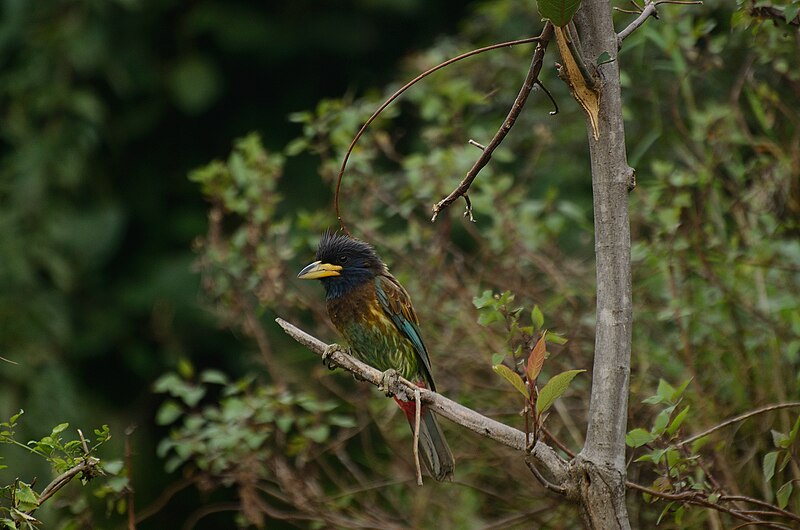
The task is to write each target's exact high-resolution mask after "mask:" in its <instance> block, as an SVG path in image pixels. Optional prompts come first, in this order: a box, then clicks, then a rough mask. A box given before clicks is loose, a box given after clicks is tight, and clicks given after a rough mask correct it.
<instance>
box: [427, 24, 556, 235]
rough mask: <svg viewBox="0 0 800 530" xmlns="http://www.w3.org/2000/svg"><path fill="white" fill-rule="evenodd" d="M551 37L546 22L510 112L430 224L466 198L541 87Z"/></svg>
mask: <svg viewBox="0 0 800 530" xmlns="http://www.w3.org/2000/svg"><path fill="white" fill-rule="evenodd" d="M552 35H553V24H552V23H550V22H549V21H548V22H547V23H545V25H544V28H543V29H542V34H541V35H539V42H538V43H537V44H536V50H534V52H533V57H532V58H531V67H530V69H529V70H528V75H527V76H526V77H525V82H524V83H523V84H522V88H520V90H519V94H517V98H516V99H515V100H514V104H513V105H512V106H511V110H509V111H508V115H507V116H506V119H505V121H504V122H503V125H501V126H500V129H498V131H497V133H495V135H494V137H493V138H492V140H491V141H490V142H489V144H488V145H486V148H485V149H483V152H482V153H481V156H480V157H479V158H478V160H476V161H475V164H473V165H472V168H471V169H470V170H469V171H468V172H467V175H466V176H465V177H464V179H463V180H462V181H461V183H460V184H459V185H458V187H457V188H456V189H454V190H453V191H452V192H451V193H450V195H448V196H447V197H445V198H444V199H442V200H441V201H439V202H437V203H436V204H434V205H433V208H432V210H433V216H432V217H431V222H433V221H435V220H436V217H437V216H438V215H439V213H440V212H441V211H442V210H444V209H445V208H447V207H448V206H450V205H451V204H453V203H454V202H455V201H456V200H457V199H458V198H459V197H466V196H467V192H468V191H469V187H470V186H471V185H472V181H474V180H475V177H477V176H478V173H480V171H481V169H483V168H484V167H485V166H486V164H488V163H489V160H490V159H491V158H492V153H493V152H494V150H495V149H497V147H498V146H499V145H500V143H501V142H502V141H503V140H504V139H505V137H506V135H507V134H508V131H510V130H511V127H513V126H514V123H515V122H516V121H517V117H518V116H519V114H520V112H522V107H524V106H525V102H526V101H527V100H528V96H529V95H530V93H531V90H533V86H534V85H537V84H539V85H541V83H540V82H539V72H541V71H542V64H543V62H544V52H545V51H546V50H547V44H548V43H549V42H550V38H551V37H552ZM548 95H549V94H548Z"/></svg>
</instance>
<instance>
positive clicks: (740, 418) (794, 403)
mask: <svg viewBox="0 0 800 530" xmlns="http://www.w3.org/2000/svg"><path fill="white" fill-rule="evenodd" d="M791 407H800V401H792V402H789V403H776V404H774V405H767V406H766V407H761V408H760V409H755V410H751V411H750V412H746V413H744V414H740V415H739V416H735V417H733V418H730V419H728V420H725V421H723V422H722V423H719V424H717V425H715V426H713V427H711V428H710V429H706V430H705V431H703V432H701V433H700V434H695V435H694V436H690V437H689V438H687V439H685V440H682V441H680V442H678V443H677V444H676V445H678V446H681V445H686V444H690V443H692V442H694V441H697V440H699V439H700V438H703V437H704V436H708V435H709V434H711V433H712V432H716V431H718V430H720V429H724V428H725V427H727V426H729V425H733V424H734V423H739V422H740V421H744V420H746V419H748V418H752V417H753V416H758V415H759V414H764V413H765V412H770V411H773V410H779V409H786V408H791Z"/></svg>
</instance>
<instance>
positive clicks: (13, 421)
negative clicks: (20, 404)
mask: <svg viewBox="0 0 800 530" xmlns="http://www.w3.org/2000/svg"><path fill="white" fill-rule="evenodd" d="M23 414H25V411H24V410H22V409H19V412H17V413H16V414H14V415H13V416H11V419H10V420H8V423H10V424H11V425H10V426H11V427H13V426H14V425H15V424H16V423H17V420H18V419H19V417H20V416H22V415H23Z"/></svg>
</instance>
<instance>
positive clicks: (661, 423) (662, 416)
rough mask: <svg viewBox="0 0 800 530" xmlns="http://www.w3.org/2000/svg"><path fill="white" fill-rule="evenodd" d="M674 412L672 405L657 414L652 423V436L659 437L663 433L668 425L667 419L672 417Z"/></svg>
mask: <svg viewBox="0 0 800 530" xmlns="http://www.w3.org/2000/svg"><path fill="white" fill-rule="evenodd" d="M674 410H675V405H672V406H670V407H667V408H665V409H664V410H662V411H661V412H659V413H658V416H656V421H655V422H653V434H655V435H657V436H660V435H661V434H663V433H664V431H665V430H666V429H667V424H668V423H669V417H670V416H671V415H672V412H673V411H674Z"/></svg>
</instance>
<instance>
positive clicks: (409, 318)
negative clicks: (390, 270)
mask: <svg viewBox="0 0 800 530" xmlns="http://www.w3.org/2000/svg"><path fill="white" fill-rule="evenodd" d="M375 293H376V294H377V296H378V302H379V303H380V306H381V309H383V312H384V313H386V314H387V315H388V316H389V318H390V319H391V321H392V323H393V324H394V325H395V326H396V327H397V329H398V330H400V332H401V333H402V334H403V336H405V337H406V338H407V339H408V340H409V341H410V342H411V344H412V345H413V346H414V350H416V352H417V357H418V358H419V359H420V360H421V361H422V367H423V369H424V373H423V374H422V375H423V376H424V377H425V379H426V381H427V383H428V385H429V388H430V389H431V390H434V391H435V390H436V386H435V385H434V382H433V376H432V375H431V373H432V372H431V360H430V357H429V356H428V349H427V348H425V343H423V342H422V335H420V332H419V327H418V326H417V322H418V320H417V315H416V314H415V313H414V308H413V307H412V305H411V299H410V298H409V296H408V293H406V291H405V289H403V287H402V286H401V285H400V284H399V283H398V282H397V280H395V279H394V278H393V277H391V276H378V277H376V278H375Z"/></svg>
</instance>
